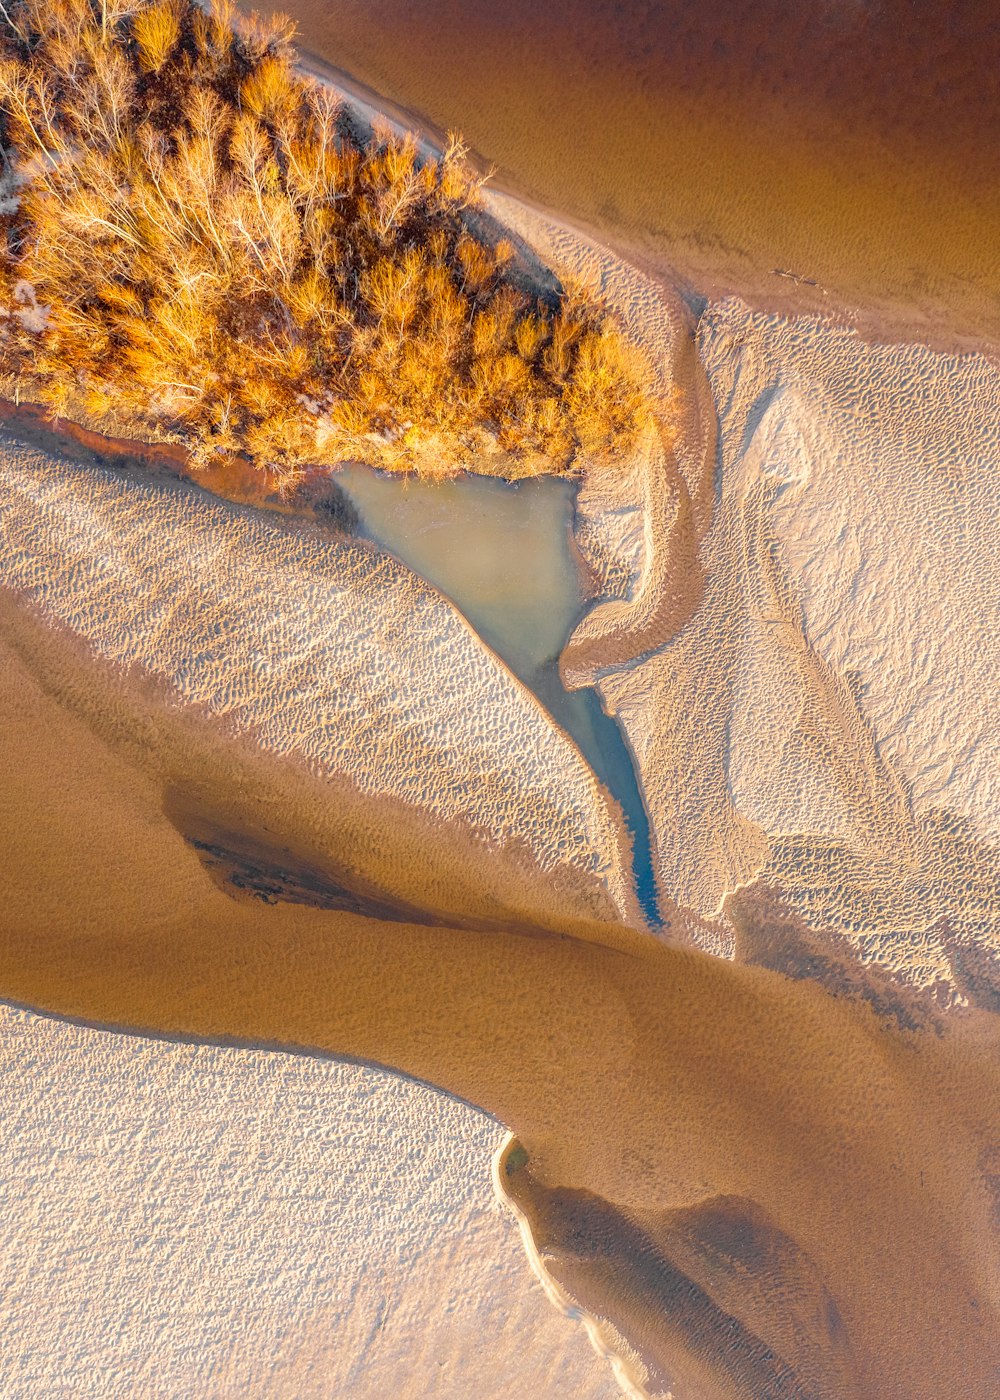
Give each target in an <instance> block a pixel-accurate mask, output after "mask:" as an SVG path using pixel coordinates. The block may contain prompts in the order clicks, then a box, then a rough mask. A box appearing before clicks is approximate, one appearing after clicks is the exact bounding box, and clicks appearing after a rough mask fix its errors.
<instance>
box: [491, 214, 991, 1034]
mask: <svg viewBox="0 0 1000 1400" xmlns="http://www.w3.org/2000/svg"><path fill="white" fill-rule="evenodd" d="M498 205H499V208H500V212H501V213H502V216H503V217H504V218H505V219H507V220H508V221H510V222H513V223H515V224H516V225H517V226H518V227H519V230H520V231H521V233H522V235H523V236H524V237H525V238H526V239H527V240H528V241H529V242H530V243H531V244H533V245H534V246H536V247H539V248H540V249H541V250H542V252H543V256H546V257H548V258H551V259H553V260H554V261H555V263H556V265H557V266H559V267H560V268H564V269H568V270H569V271H571V272H572V273H574V274H575V275H576V276H582V277H584V278H589V279H590V280H591V281H594V282H597V283H599V284H600V285H601V286H602V288H603V289H604V292H605V294H606V295H607V296H608V298H609V299H610V301H611V302H612V304H613V305H614V306H615V307H616V308H617V310H618V311H619V312H620V314H621V315H622V316H623V317H624V319H625V320H626V322H627V324H628V325H629V327H630V329H631V331H632V333H633V334H634V335H635V336H636V337H637V338H638V339H639V340H640V341H641V342H642V343H643V344H644V345H645V347H646V350H647V353H648V354H649V357H650V359H651V360H652V361H653V364H654V366H655V367H656V368H657V370H658V371H659V375H660V388H661V391H662V392H663V394H664V399H665V404H666V413H667V415H668V416H669V418H670V420H671V421H672V422H673V424H674V425H675V428H676V432H675V434H674V436H673V438H671V436H670V435H669V434H666V435H664V436H663V440H659V439H657V438H655V436H654V437H653V438H651V440H650V442H649V443H647V444H646V445H645V450H644V451H643V452H641V453H639V454H637V456H636V459H635V460H634V461H633V462H631V463H627V464H621V470H618V471H615V472H608V471H604V472H601V471H596V470H595V471H591V472H590V473H589V474H588V476H587V479H586V481H585V482H584V485H583V487H582V489H581V491H580V495H579V497H578V501H577V538H578V542H579V544H580V546H581V548H582V550H583V552H584V554H585V556H586V557H587V559H588V561H589V563H590V564H591V566H592V567H593V569H594V571H595V575H596V577H597V578H598V579H599V580H600V584H599V588H600V593H601V598H600V600H599V601H598V602H597V603H596V604H595V606H594V607H593V608H592V610H591V612H590V613H589V614H588V615H587V616H586V617H585V618H584V619H583V621H582V622H581V624H580V625H579V627H578V628H577V630H576V632H575V633H574V635H573V636H572V637H571V638H570V641H569V643H568V645H567V647H566V649H565V651H564V653H563V657H562V661H561V669H562V673H563V676H564V678H565V679H566V681H567V683H568V684H578V685H579V684H596V685H597V687H598V690H599V692H600V694H601V697H602V700H603V702H604V704H605V706H606V707H607V708H608V709H609V710H610V711H611V712H612V713H614V714H616V715H617V718H618V720H619V722H620V724H621V725H622V728H623V731H624V734H625V737H626V738H627V740H628V742H629V744H630V745H631V747H632V749H633V751H634V753H635V755H636V760H637V764H638V769H639V774H640V779H641V783H642V786H643V790H644V796H645V799H646V803H647V808H648V810H649V815H650V822H651V828H652V833H653V847H654V861H655V864H656V869H657V875H658V879H659V884H660V890H661V896H662V901H663V905H664V908H665V909H667V910H668V911H669V909H670V908H671V906H672V905H673V903H674V902H675V901H676V903H678V904H680V905H681V906H682V907H683V908H685V909H687V910H689V911H694V912H696V913H697V914H698V915H700V916H701V917H702V918H703V919H705V920H706V921H707V922H706V923H705V924H704V925H703V926H702V927H701V929H700V930H697V931H696V934H695V936H696V937H697V939H698V941H699V942H701V943H702V944H703V945H704V946H706V947H709V948H711V950H712V951H715V952H720V953H728V954H730V955H731V954H733V953H736V954H737V955H738V956H741V957H746V958H750V959H753V960H759V961H765V962H769V963H772V964H774V965H777V966H780V967H781V968H782V970H784V971H790V972H796V971H797V970H800V969H802V968H806V969H807V970H808V974H809V975H813V976H826V977H828V978H831V979H833V980H834V981H836V982H841V983H842V982H843V979H844V977H845V976H846V977H847V978H848V980H851V979H853V978H854V977H855V973H854V972H852V971H848V968H849V967H850V966H851V965H854V966H855V967H856V961H857V956H858V955H859V954H860V955H861V957H862V958H863V959H864V960H865V961H866V962H870V963H878V964H881V965H882V966H883V967H884V968H885V970H886V971H887V972H888V973H889V974H890V975H891V976H892V977H893V978H895V979H896V980H897V981H899V980H904V981H906V982H907V983H909V984H912V985H916V986H919V987H921V988H923V989H925V990H926V991H928V992H933V994H934V995H935V996H936V997H937V998H938V999H943V1000H945V1001H954V1000H958V1001H962V1000H972V1001H977V1002H980V1003H981V1004H984V1005H987V1006H990V1007H993V1008H997V1007H1000V958H998V954H1000V935H998V929H1000V894H998V891H1000V820H998V816H997V813H998V811H1000V702H998V699H997V688H996V677H997V675H998V674H1000V606H998V601H997V600H998V598H1000V538H998V535H997V531H996V521H997V519H998V518H1000V426H998V425H1000V368H998V366H997V364H996V362H995V360H993V359H991V358H989V357H987V356H986V355H978V354H962V355H959V354H950V353H942V352H940V351H936V350H933V349H930V348H928V347H926V346H924V345H920V344H914V343H879V342H873V341H871V340H867V339H864V338H862V336H861V335H859V334H858V333H857V332H856V331H854V330H852V329H850V328H849V327H847V326H844V325H843V324H840V323H836V322H834V321H833V320H830V319H821V318H818V317H815V316H805V315H800V316H778V315H775V314H768V313H765V312H760V311H753V310H751V309H750V308H749V307H748V306H747V305H746V304H745V303H744V302H743V301H741V300H739V299H737V298H726V299H724V300H722V301H718V302H711V301H710V302H709V303H708V304H707V305H706V306H705V307H704V308H703V309H702V308H699V309H698V310H697V311H694V312H693V311H691V310H690V309H689V308H688V307H686V306H685V305H684V303H683V302H682V300H681V299H680V297H679V296H678V295H677V293H676V291H675V290H674V289H673V288H672V286H671V285H670V280H669V275H668V274H667V273H666V272H664V273H663V274H662V275H661V276H656V275H650V274H646V273H643V272H641V271H639V270H637V269H636V268H633V267H630V266H629V265H628V264H627V263H624V262H622V261H621V260H620V259H618V258H616V257H614V255H613V254H611V253H609V252H608V250H607V249H604V248H602V247H601V246H600V245H599V244H597V243H595V242H593V241H592V240H590V239H588V238H587V237H586V236H584V235H583V234H579V233H575V232H574V231H572V230H570V229H568V228H566V227H565V226H559V225H555V224H553V223H552V222H551V221H549V220H547V219H545V218H544V217H542V216H540V215H538V214H536V213H532V211H530V210H525V209H524V208H523V206H519V205H518V204H517V203H516V201H513V200H509V199H504V198H501V199H500V200H498ZM671 388H672V389H673V390H674V392H675V394H676V395H677V397H676V398H675V399H674V401H673V404H672V405H671V404H670V402H669V399H668V398H667V396H668V394H669V393H670V391H671ZM679 927H680V925H679V924H677V923H676V922H675V929H676V928H679ZM691 927H692V928H693V927H694V926H693V925H691Z"/></svg>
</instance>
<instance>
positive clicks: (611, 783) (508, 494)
mask: <svg viewBox="0 0 1000 1400" xmlns="http://www.w3.org/2000/svg"><path fill="white" fill-rule="evenodd" d="M335 483H336V486H337V489H338V491H339V492H341V493H342V494H343V496H344V497H346V498H347V500H348V501H349V503H350V514H351V519H350V526H351V528H352V529H353V530H354V531H356V532H357V533H359V534H361V535H363V536H365V537H367V538H369V539H371V540H373V541H374V542H375V543H377V544H378V545H379V546H381V547H382V548H383V549H387V550H389V551H390V552H391V553H392V554H393V555H395V557H396V558H398V559H400V560H402V562H403V563H405V564H407V565H408V566H409V567H410V568H411V569H412V570H413V571H414V573H416V574H417V575H419V576H420V577H421V578H422V579H424V580H425V582H427V583H429V584H431V585H432V586H433V587H434V588H436V589H438V590H439V591H440V592H441V593H443V594H444V595H445V597H447V598H448V599H449V600H450V601H451V602H452V603H453V604H454V605H455V607H456V608H457V609H458V610H459V611H460V612H461V613H462V615H463V617H465V619H466V621H467V622H468V623H469V625H470V626H471V627H472V628H473V630H474V631H475V632H476V633H477V634H478V635H479V637H480V638H481V639H482V641H483V642H484V643H485V644H486V645H487V646H488V647H489V648H490V649H491V650H492V651H493V652H494V653H495V654H496V655H497V656H499V657H500V659H501V660H502V661H503V662H504V663H505V664H506V665H507V666H508V667H509V668H510V670H511V671H512V672H513V673H514V675H515V676H517V678H518V680H520V681H521V682H522V683H523V684H524V685H525V686H527V688H528V689H529V690H531V691H532V693H533V694H534V695H535V697H536V698H537V699H538V700H539V702H540V703H541V704H542V705H543V706H544V707H545V709H546V710H547V712H548V713H549V715H550V716H551V717H552V719H553V720H555V722H556V724H557V725H558V726H559V727H560V729H562V730H563V731H564V732H565V733H567V734H568V735H569V736H570V738H571V739H572V740H573V741H574V742H575V743H576V745H577V747H578V748H579V749H580V751H581V753H582V754H583V756H584V758H585V759H586V760H587V762H588V764H589V765H590V767H591V769H592V770H593V772H594V774H595V775H596V777H597V778H598V779H599V781H600V782H601V783H602V784H603V785H604V787H605V788H606V789H607V790H608V791H609V792H610V794H611V796H612V797H613V798H614V799H615V801H616V802H617V803H618V805H619V807H620V808H621V810H622V813H623V815H624V818H625V823H626V825H627V827H628V830H629V834H630V836H631V838H632V873H633V878H634V881H635V887H636V893H637V896H638V900H639V903H640V905H641V907H642V912H643V914H644V915H645V918H646V920H647V921H648V923H649V924H650V925H651V926H652V927H654V928H658V927H660V926H662V923H663V919H662V916H661V913H660V910H659V907H658V903H657V890H656V877H655V873H654V862H653V851H652V838H651V833H650V823H649V815H648V813H647V810H646V803H645V799H644V797H643V793H642V788H641V784H640V781H639V776H638V771H637V768H636V764H635V760H634V758H633V755H632V752H631V749H630V748H629V746H628V743H627V741H626V739H625V737H624V735H623V733H622V730H621V727H620V726H619V724H618V722H617V720H616V719H615V717H614V716H613V715H612V714H610V713H609V712H608V711H607V710H606V709H605V708H604V706H603V704H602V702H601V699H600V696H599V695H598V693H597V691H596V689H594V687H593V686H592V685H590V684H586V685H578V684H574V687H573V688H572V689H567V687H566V686H565V685H564V683H563V679H562V674H561V669H560V661H559V659H560V657H561V656H562V654H563V651H564V649H565V646H566V643H567V642H568V640H569V638H570V637H571V636H572V635H573V634H574V632H575V631H576V630H577V628H578V626H579V623H580V620H581V617H582V616H583V615H584V614H585V613H586V611H587V609H588V608H589V607H590V600H589V598H588V595H587V592H586V590H585V586H584V582H583V580H582V578H581V570H580V567H579V563H578V558H577V554H576V551H575V549H574V546H573V527H574V518H575V511H576V497H577V493H578V491H579V482H578V481H576V480H573V479H571V478H568V477H555V476H550V477H535V478H532V479H531V480H529V481H521V482H508V481H503V480H501V479H500V478H497V477H483V476H469V475H465V476H461V477H457V478H454V479H453V480H450V481H446V482H427V481H420V480H416V479H414V478H412V477H406V476H393V475H391V474H389V473H386V472H379V471H376V470H374V469H372V468H370V467H365V466H362V465H360V464H355V463H352V464H351V465H350V466H348V467H346V468H344V469H342V470H341V471H340V472H338V473H337V476H336V479H335Z"/></svg>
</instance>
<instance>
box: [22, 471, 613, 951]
mask: <svg viewBox="0 0 1000 1400" xmlns="http://www.w3.org/2000/svg"><path fill="white" fill-rule="evenodd" d="M3 484H4V491H3V501H2V505H0V511H2V514H3V519H4V534H3V546H2V549H3V573H4V580H5V583H6V584H7V586H8V588H11V589H13V590H15V591H17V592H19V593H20V594H22V595H24V596H26V597H28V598H30V599H31V600H32V601H33V603H34V605H35V606H36V607H37V608H39V609H40V610H41V612H42V613H43V614H45V615H46V616H48V617H50V618H51V619H52V620H53V621H54V622H58V623H61V624H63V625H64V626H69V627H71V628H73V630H74V631H75V632H76V633H77V634H78V635H79V636H80V637H81V638H82V639H84V640H85V641H86V642H87V643H88V644H89V645H91V646H92V647H93V648H94V650H95V651H96V652H97V653H98V654H99V655H100V656H102V657H103V658H104V659H105V660H106V661H108V662H111V663H113V664H114V665H115V666H117V667H124V668H127V669H128V668H133V669H135V670H136V671H137V672H139V673H142V674H144V675H146V676H147V677H149V678H150V680H151V682H154V683H158V684H160V685H162V686H164V687H165V688H166V691H167V693H168V694H169V695H170V696H172V704H173V709H172V710H164V711H163V713H164V714H170V713H172V714H173V716H174V719H175V721H176V723H177V724H180V725H181V726H182V727H183V724H184V722H185V715H190V716H192V717H193V716H194V715H195V714H206V715H210V716H213V717H214V718H215V721H216V722H219V723H223V724H225V725H226V726H227V728H228V730H229V732H231V733H235V734H243V735H252V737H253V746H254V747H255V748H256V749H263V750H266V751H268V752H270V753H271V754H272V755H275V756H276V757H277V758H279V759H284V760H286V764H285V767H287V761H295V762H296V763H298V764H299V765H300V766H304V767H305V768H307V769H309V770H310V771H311V772H312V774H313V781H312V783H311V785H310V784H307V785H306V786H307V788H308V789H309V790H310V791H311V792H312V801H311V809H310V815H309V818H308V819H306V820H307V822H308V821H312V822H313V823H314V826H313V830H312V833H311V836H310V837H309V838H308V840H307V838H305V837H304V835H303V834H301V831H300V835H299V839H298V841H297V845H298V847H299V848H300V849H301V848H302V847H304V846H305V845H307V844H311V848H312V850H313V853H314V856H315V858H317V859H319V860H320V861H321V863H322V860H323V859H324V858H326V859H327V860H328V861H329V860H332V861H333V863H334V868H335V869H339V870H341V871H342V872H346V873H347V874H350V875H352V876H353V877H354V879H355V880H359V881H361V882H363V883H364V882H366V883H367V884H368V885H373V886H374V887H376V888H377V889H378V890H380V891H382V892H394V893H395V895H396V896H397V897H398V898H399V899H400V900H402V901H404V902H406V903H408V904H409V905H411V906H412V905H417V906H420V907H422V908H424V909H427V910H431V911H434V914H435V917H440V916H441V915H442V914H443V913H444V911H445V910H446V909H450V910H451V912H452V914H453V916H454V917H455V918H457V919H459V920H461V919H462V918H470V917H473V918H479V919H484V918H485V919H487V920H492V921H494V922H498V923H501V924H502V923H504V922H505V921H506V922H508V923H509V922H511V921H513V922H515V923H516V922H518V921H525V920H527V921H529V922H536V923H537V922H539V921H540V922H542V923H545V922H546V921H551V920H552V919H554V918H558V919H559V920H560V921H563V922H564V921H565V919H566V918H567V916H570V917H572V914H571V911H572V910H573V909H574V908H575V909H576V911H577V913H578V914H579V915H580V916H581V917H582V918H584V919H588V918H595V917H596V918H602V917H603V918H604V919H606V920H608V921H609V922H613V923H617V922H618V921H619V920H620V918H621V917H622V914H623V913H624V914H625V915H626V917H627V918H632V919H635V920H636V921H637V922H641V916H640V915H639V913H638V907H637V905H636V903H635V897H634V895H633V894H632V892H631V875H630V872H629V871H628V863H627V862H628V845H627V836H626V833H625V829H624V825H623V822H622V819H621V817H620V815H619V814H617V811H616V809H615V807H614V804H613V803H612V801H611V799H610V798H609V797H608V796H607V795H606V794H605V793H604V791H603V789H602V788H601V787H600V785H599V784H598V783H597V780H596V779H595V778H594V777H593V775H592V774H591V773H590V770H589V769H588V768H587V766H586V764H585V763H584V761H583V759H582V758H581V756H580V754H579V751H578V750H577V749H576V748H575V746H574V745H573V744H572V743H571V742H570V741H569V740H568V739H566V738H564V737H563V736H562V735H561V734H559V733H558V732H557V731H556V729H555V727H554V726H553V724H552V723H551V721H550V720H548V718H547V716H545V715H544V713H543V712H542V711H541V709H540V707H539V706H538V704H537V702H536V701H535V700H534V697H532V696H531V695H530V694H529V692H528V691H527V690H526V689H525V688H524V687H523V686H522V685H521V684H520V682H518V681H516V680H515V679H514V678H513V677H512V676H511V675H510V673H509V672H508V671H507V670H506V669H505V668H504V667H503V666H502V665H501V664H500V663H499V661H497V660H496V659H495V658H494V657H493V656H492V655H491V654H490V653H489V652H488V651H487V650H486V649H485V648H484V647H483V645H482V643H481V642H480V641H479V640H478V638H477V637H476V636H475V634H474V633H473V632H472V631H471V629H470V628H469V626H468V624H467V623H466V622H465V621H464V619H463V618H461V616H460V614H458V612H457V611H456V610H455V609H454V608H452V607H451V605H450V604H448V603H447V602H446V600H445V599H443V598H442V597H441V596H440V595H439V594H437V593H436V592H434V591H433V590H431V589H430V588H429V587H428V586H426V585H424V584H423V583H422V582H421V581H419V580H417V579H416V577H415V576H414V575H412V574H411V573H410V572H409V571H408V570H407V569H406V568H405V567H404V566H403V565H401V564H399V563H398V562H397V561H396V560H395V559H393V558H392V557H391V556H389V555H387V554H382V553H378V552H377V551H374V550H373V549H370V548H367V547H365V546H364V545H362V544H360V543H352V542H350V541H347V540H344V539H340V538H337V537H334V536H331V535H329V534H326V535H322V534H320V533H318V532H309V531H308V530H301V529H300V530H289V529H287V528H283V527H282V525H281V524H280V523H279V522H277V521H274V520H273V519H269V518H268V517H266V516H262V515H260V514H259V513H254V512H253V511H250V510H248V509H245V508H242V507H238V506H231V505H227V504H225V503H222V502H219V501H216V500H213V499H211V498H210V497H208V496H206V495H205V494H204V493H202V492H199V491H197V490H196V489H194V488H191V487H188V486H185V485H183V484H180V483H178V484H171V483H166V482H156V481H139V480H132V479H128V478H127V477H123V476H122V475H120V474H117V473H115V472H113V471H110V470H102V469H93V470H90V471H87V470H81V469H80V468H79V467H73V466H70V465H67V464H62V463H60V462H59V461H58V460H55V459H52V458H45V457H43V456H42V455H41V454H39V453H36V452H33V451H31V450H29V449H15V448H13V447H9V448H8V451H7V454H6V457H5V461H4V465H3ZM83 703H85V699H84V701H83ZM168 747H169V745H168V744H167V741H164V750H163V752H164V753H166V752H167V748H168ZM171 761H172V760H170V759H167V758H164V763H165V764H166V766H167V767H168V768H169V765H170V762H171ZM560 771H562V772H563V774H564V775H565V778H566V779H568V786H567V787H566V788H565V799H566V802H565V806H563V810H562V811H560V806H562V805H563V798H562V797H560V783H561V779H560V778H559V776H558V774H559V772H560ZM280 772H281V773H284V768H281V769H280ZM163 781H164V784H165V786H167V787H171V786H172V787H177V786H178V784H177V783H174V782H172V780H171V779H170V778H169V776H168V775H164V779H163ZM262 781H263V780H262ZM282 781H283V778H281V777H279V768H278V767H275V778H274V782H275V784H277V786H278V787H280V785H281V782H282ZM251 786H252V785H251V784H250V782H249V780H247V781H246V782H245V783H244V791H243V793H242V797H241V794H240V793H238V792H237V793H233V792H232V790H231V785H230V795H231V796H232V798H233V801H232V802H229V803H227V802H226V800H224V799H223V797H222V794H221V792H216V793H215V794H214V796H212V795H209V793H208V792H207V791H206V788H207V785H206V784H205V783H201V785H200V788H199V791H200V793H201V796H200V798H199V800H198V801H197V802H195V803H194V804H193V805H195V806H201V807H203V808H204V807H206V804H207V811H208V812H212V811H213V810H217V809H222V810H223V811H225V810H227V808H228V811H229V819H230V820H232V821H234V822H235V824H236V826H237V827H241V826H243V825H246V824H249V830H248V832H247V834H248V835H251V836H252V835H253V833H254V831H255V830H256V832H257V834H258V835H259V836H260V837H261V838H262V839H266V840H267V841H268V842H269V843H270V844H272V845H273V844H275V843H277V844H278V845H281V844H282V836H281V824H280V822H279V821H278V820H277V810H278V808H277V807H276V806H275V804H276V803H278V801H279V799H278V798H277V797H276V796H275V795H274V792H272V793H271V794H270V795H267V794H266V793H265V789H264V788H260V789H259V790H256V791H255V796H254V798H253V800H252V802H249V804H248V802H247V800H246V799H247V794H248V792H249V791H250V787H251ZM265 786H266V784H265ZM292 786H293V788H295V795H294V796H290V797H289V799H288V801H287V803H286V805H285V808H284V811H285V813H286V814H291V813H292V812H293V811H294V809H295V808H296V806H298V808H299V815H298V817H295V816H293V815H289V820H290V821H291V822H292V823H293V826H294V824H295V823H296V821H298V823H299V827H300V828H301V825H302V820H303V818H302V812H303V811H304V810H305V809H304V807H303V797H302V792H301V791H299V788H301V786H302V785H301V784H298V783H293V784H292ZM324 789H325V790H324ZM276 790H277V789H275V791H276ZM334 791H336V792H337V800H336V802H333V801H331V798H332V795H333V792H334ZM386 798H388V799H389V801H390V803H392V802H393V799H395V808H394V816H393V818H392V835H391V837H390V835H389V832H388V830H387V829H386V826H385V822H386V809H385V808H384V807H383V808H382V809H381V810H380V808H379V803H380V802H384V800H385V799H386ZM241 801H242V818H241V816H240V812H241ZM185 805H186V806H188V807H190V806H191V805H192V802H191V801H185V800H181V801H180V802H179V806H181V807H183V806H185ZM269 806H270V810H269ZM602 829H603V831H602ZM268 833H269V834H268ZM285 839H286V840H287V839H289V838H288V837H287V835H286V838H285ZM459 847H461V848H462V854H461V855H458V854H457V852H458V849H459ZM602 849H603V852H604V854H603V855H602V854H599V853H600V852H601V851H602ZM432 852H433V853H434V854H433V856H432ZM491 871H493V872H494V873H493V874H492V875H491V873H490V872H491Z"/></svg>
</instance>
